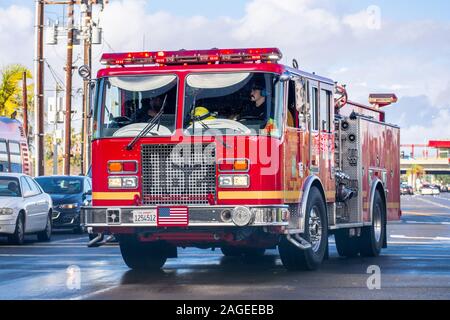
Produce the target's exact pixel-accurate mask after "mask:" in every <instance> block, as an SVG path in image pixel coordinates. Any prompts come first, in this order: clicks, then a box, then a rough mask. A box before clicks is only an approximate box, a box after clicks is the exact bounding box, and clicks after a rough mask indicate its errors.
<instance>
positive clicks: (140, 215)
mask: <svg viewBox="0 0 450 320" xmlns="http://www.w3.org/2000/svg"><path fill="white" fill-rule="evenodd" d="M133 222H134V223H141V224H149V225H156V209H154V210H145V211H133Z"/></svg>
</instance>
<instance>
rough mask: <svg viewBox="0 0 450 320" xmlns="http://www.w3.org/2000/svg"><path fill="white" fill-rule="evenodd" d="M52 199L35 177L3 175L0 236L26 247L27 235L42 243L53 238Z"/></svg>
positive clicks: (0, 182)
mask: <svg viewBox="0 0 450 320" xmlns="http://www.w3.org/2000/svg"><path fill="white" fill-rule="evenodd" d="M52 205H53V204H52V199H51V198H50V196H49V195H48V194H46V193H45V192H44V191H43V190H42V189H41V187H40V186H39V184H37V182H36V181H34V179H33V178H31V177H29V176H27V175H24V174H14V173H0V235H6V236H8V240H9V242H10V243H14V244H23V242H24V237H25V234H36V235H37V238H38V240H39V241H49V240H50V238H51V235H52Z"/></svg>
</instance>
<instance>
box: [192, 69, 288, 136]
mask: <svg viewBox="0 0 450 320" xmlns="http://www.w3.org/2000/svg"><path fill="white" fill-rule="evenodd" d="M282 88H283V86H282V84H281V82H280V81H278V77H277V76H276V75H274V74H271V73H215V74H214V73H201V74H200V73H193V74H190V75H189V76H187V78H186V88H185V107H184V129H185V134H189V135H193V134H194V135H212V136H215V135H272V136H280V135H281V119H282V112H283V108H282V105H283V90H282Z"/></svg>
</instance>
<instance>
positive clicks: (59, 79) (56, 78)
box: [44, 59, 65, 89]
mask: <svg viewBox="0 0 450 320" xmlns="http://www.w3.org/2000/svg"><path fill="white" fill-rule="evenodd" d="M44 62H45V64H46V65H47V68H48V69H49V70H50V74H51V75H52V77H53V80H55V82H56V84H58V85H59V86H60V87H61V88H62V89H65V85H64V81H62V80H61V78H60V77H59V76H58V74H57V73H56V71H55V70H54V69H53V67H52V66H51V65H50V63H48V61H47V59H44Z"/></svg>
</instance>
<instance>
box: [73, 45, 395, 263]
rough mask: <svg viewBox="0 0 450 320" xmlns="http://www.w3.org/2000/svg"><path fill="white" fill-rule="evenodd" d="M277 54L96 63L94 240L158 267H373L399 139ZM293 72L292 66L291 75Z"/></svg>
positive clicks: (161, 55) (387, 213) (88, 220)
mask: <svg viewBox="0 0 450 320" xmlns="http://www.w3.org/2000/svg"><path fill="white" fill-rule="evenodd" d="M281 58H282V54H281V52H280V51H279V50H278V49H276V48H262V49H212V50H196V51H187V50H181V51H174V52H168V51H160V52H139V53H120V54H116V53H115V54H104V55H103V57H102V63H103V64H105V65H107V66H108V67H107V68H105V69H102V70H100V71H99V72H98V80H97V82H96V89H95V90H96V98H95V108H94V112H93V118H94V119H93V141H92V155H93V163H92V177H93V206H92V207H86V208H84V209H83V214H82V217H83V220H84V224H85V226H86V227H87V228H88V231H89V232H90V233H91V235H93V234H98V236H97V237H95V238H94V237H92V238H93V239H92V241H91V242H90V244H89V245H90V246H98V245H102V244H103V243H104V241H102V235H104V234H109V235H114V236H115V237H116V238H117V239H118V241H119V243H120V249H121V253H122V256H123V259H124V261H125V263H126V264H127V265H128V266H129V267H130V268H133V269H159V268H161V267H162V266H163V265H164V263H165V262H166V260H167V258H175V257H176V256H177V248H178V247H183V248H185V247H198V248H204V249H207V248H220V249H221V250H222V252H223V254H224V255H226V256H257V255H262V254H264V252H265V250H266V249H271V248H276V247H278V249H279V253H280V257H281V260H282V262H283V264H284V266H285V267H286V268H287V269H289V270H299V269H307V270H311V269H316V268H317V267H318V266H319V265H320V264H321V262H322V260H323V259H324V258H325V257H326V256H327V252H328V237H329V236H330V235H331V234H334V235H335V238H336V245H337V249H338V252H339V254H340V255H342V256H355V255H358V254H361V255H363V256H378V255H379V254H380V251H381V249H382V248H383V247H386V244H387V242H386V224H387V221H388V220H398V219H399V218H400V215H401V212H400V195H399V188H400V186H399V184H400V166H399V159H400V153H399V132H400V131H399V128H398V127H396V126H394V125H390V124H387V123H386V122H385V117H384V112H383V111H382V109H381V108H382V107H384V106H386V105H388V104H390V103H393V102H395V101H396V97H395V96H394V95H373V96H371V97H370V102H371V106H366V105H362V104H357V103H354V102H350V101H348V99H347V94H346V90H345V88H344V87H342V86H337V85H336V84H335V82H334V81H332V80H331V79H327V78H324V77H320V76H317V75H315V74H309V73H306V72H303V71H300V70H298V68H296V67H294V68H291V67H288V66H285V65H282V64H280V63H279V62H280V60H281ZM295 65H296V64H295Z"/></svg>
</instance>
